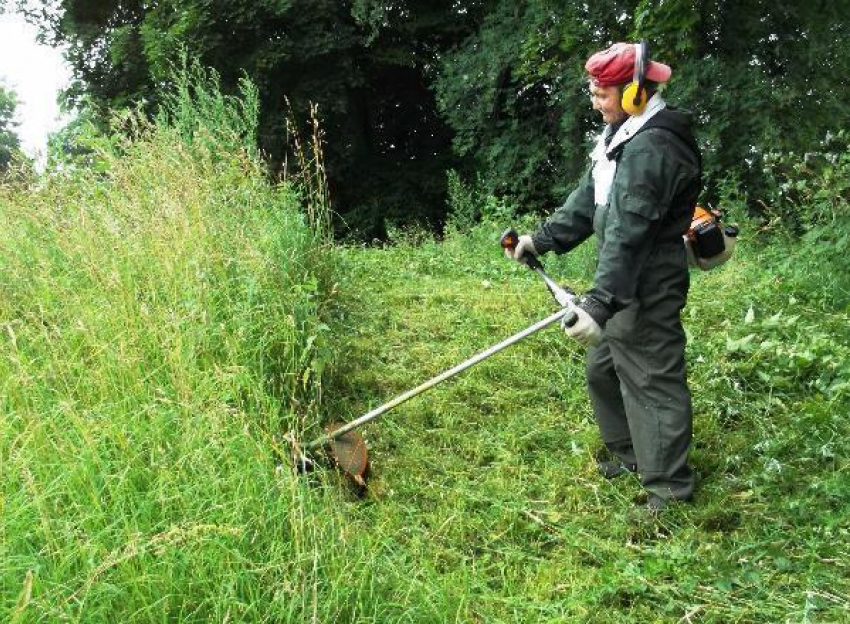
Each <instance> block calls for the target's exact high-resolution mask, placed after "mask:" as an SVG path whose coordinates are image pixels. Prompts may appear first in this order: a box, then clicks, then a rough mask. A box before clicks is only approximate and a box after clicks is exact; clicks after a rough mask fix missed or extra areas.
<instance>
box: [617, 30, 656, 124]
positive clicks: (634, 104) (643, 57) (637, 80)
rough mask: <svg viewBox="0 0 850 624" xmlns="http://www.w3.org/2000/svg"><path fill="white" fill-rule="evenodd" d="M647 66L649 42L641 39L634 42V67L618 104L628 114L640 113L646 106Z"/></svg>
mask: <svg viewBox="0 0 850 624" xmlns="http://www.w3.org/2000/svg"><path fill="white" fill-rule="evenodd" d="M648 66H649V44H648V43H647V42H646V41H641V42H640V43H636V44H635V69H634V74H633V75H632V82H631V84H630V85H629V86H628V87H626V88H625V90H624V91H623V98H622V101H621V102H620V105H621V106H622V107H623V110H624V111H626V112H627V113H628V114H629V115H640V114H641V113H642V112H643V111H644V109H645V108H646V102H647V100H648V99H649V98H647V97H646V88H645V87H644V86H643V85H644V82H646V68H647V67H648Z"/></svg>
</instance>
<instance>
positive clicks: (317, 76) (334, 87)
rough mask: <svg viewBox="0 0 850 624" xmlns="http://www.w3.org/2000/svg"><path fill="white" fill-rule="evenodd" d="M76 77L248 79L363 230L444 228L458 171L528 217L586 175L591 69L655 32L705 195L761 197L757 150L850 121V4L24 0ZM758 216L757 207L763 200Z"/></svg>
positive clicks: (164, 84) (128, 98)
mask: <svg viewBox="0 0 850 624" xmlns="http://www.w3.org/2000/svg"><path fill="white" fill-rule="evenodd" d="M19 4H20V5H23V6H24V7H25V8H26V10H27V11H28V14H29V16H30V18H31V19H32V20H33V21H34V22H35V23H37V24H38V25H39V26H40V27H41V29H42V33H43V35H44V37H45V39H46V40H47V41H50V42H52V43H54V44H63V45H65V46H66V49H67V50H68V52H67V56H68V59H69V61H70V62H71V64H72V66H73V70H74V75H75V78H76V80H75V82H74V84H73V86H72V87H71V89H70V90H69V91H68V93H67V97H68V99H69V101H70V102H71V103H79V102H82V101H85V102H87V103H88V104H89V105H90V106H92V107H94V108H95V109H98V110H101V111H103V113H102V114H106V113H105V111H108V110H111V109H114V108H116V107H123V106H141V107H143V108H144V109H145V110H149V111H150V112H153V111H155V110H156V108H157V105H158V103H159V100H160V95H161V94H162V93H163V90H164V89H167V88H168V87H169V80H170V78H169V76H170V71H171V68H172V65H173V63H174V62H175V60H176V59H178V58H179V56H180V54H182V53H183V51H186V52H188V53H189V54H190V55H192V56H194V57H197V58H198V60H199V61H200V62H201V63H202V64H204V65H206V66H209V67H212V68H214V69H216V70H217V71H218V72H219V74H220V76H221V79H222V84H223V87H224V88H225V89H226V90H232V91H235V90H236V89H237V84H238V81H239V79H240V77H242V76H243V75H247V76H248V77H249V78H250V79H251V80H252V81H253V82H254V83H255V84H256V85H257V86H258V88H259V91H260V95H261V100H262V116H261V132H260V136H259V142H260V146H261V147H262V148H263V149H264V150H265V151H266V152H267V153H268V154H269V155H270V156H271V159H272V162H273V163H276V166H279V167H282V166H283V165H284V163H285V162H286V159H287V149H288V147H287V146H288V136H287V124H286V119H287V116H288V115H289V114H290V110H289V108H288V106H287V104H286V99H287V98H288V101H289V102H290V103H291V108H292V112H293V113H294V115H295V117H296V118H297V119H302V120H304V119H306V117H307V111H308V110H309V104H310V103H311V102H315V103H317V104H318V110H319V115H320V118H321V120H322V125H323V129H324V132H325V139H326V144H325V162H326V166H327V173H328V178H329V182H330V186H331V196H332V199H333V201H334V204H335V208H336V210H337V211H338V212H339V213H340V214H341V215H342V219H343V220H344V221H345V222H346V223H347V225H348V227H349V228H350V229H352V230H354V231H356V232H358V233H360V234H361V235H363V236H369V237H371V236H378V237H380V236H383V235H384V234H385V229H384V228H385V225H386V223H387V222H388V221H389V222H411V221H419V222H427V223H430V224H432V225H439V223H440V222H441V220H442V218H443V217H444V215H445V210H446V202H445V193H446V182H445V180H446V170H447V169H449V168H453V169H456V170H458V171H460V172H461V173H463V174H466V175H468V176H470V177H471V176H473V175H475V176H477V177H479V178H480V179H481V180H483V181H484V183H485V184H486V186H487V188H488V189H489V190H491V191H493V192H495V193H497V194H502V195H506V196H509V197H511V198H512V199H513V200H515V201H516V202H519V203H520V205H521V206H522V207H523V208H525V209H528V210H540V209H545V208H551V206H552V205H554V204H556V203H559V202H560V201H562V200H563V198H564V196H565V194H566V192H567V191H568V190H569V188H570V186H571V185H572V183H573V182H574V181H575V180H576V178H577V177H578V175H579V173H580V171H581V170H582V169H583V168H584V167H585V165H586V162H587V159H586V154H587V146H588V142H589V140H590V137H591V135H592V133H594V132H597V131H598V130H599V129H600V126H599V121H598V118H597V116H596V115H594V114H593V112H592V111H591V110H590V106H589V105H588V99H587V93H586V81H585V78H584V69H583V66H584V61H585V59H586V58H587V56H588V55H589V54H591V53H592V52H594V51H596V50H599V49H602V48H604V47H606V46H608V45H609V44H610V43H612V42H614V41H622V40H637V39H638V38H646V39H647V40H648V41H649V42H650V44H651V48H652V52H653V56H654V57H655V58H657V59H658V60H661V61H663V62H666V63H668V64H669V65H671V66H672V67H673V79H672V81H671V82H670V84H669V87H668V88H667V90H666V94H665V97H667V98H668V100H670V101H671V103H674V104H676V105H679V106H682V107H684V108H687V109H690V110H692V111H693V112H694V113H695V116H696V118H697V120H698V129H697V133H698V139H699V140H700V143H701V145H702V147H703V150H704V163H705V169H706V181H707V183H708V185H707V189H706V198H707V199H712V198H715V197H717V195H718V193H719V192H720V191H721V190H722V189H723V188H724V187H725V186H727V185H732V184H735V185H741V186H742V187H743V188H744V189H745V190H746V191H747V192H748V193H750V195H751V196H752V197H753V198H757V197H758V196H759V193H760V192H761V190H762V178H763V176H762V168H763V166H764V162H765V155H766V154H768V153H769V152H771V151H795V150H796V151H806V150H807V149H809V147H810V146H812V145H816V144H817V143H818V142H819V141H820V140H822V139H823V138H824V136H825V135H826V133H827V131H829V130H830V129H837V128H840V127H842V126H846V125H847V122H848V121H850V114H848V110H850V107H848V105H847V103H846V101H845V100H846V94H847V86H848V84H847V80H848V78H847V76H848V75H850V55H847V54H846V49H847V44H848V36H847V35H848V33H847V29H848V25H847V22H846V19H844V18H845V17H846V15H848V14H850V10H848V9H850V0H838V1H837V2H826V1H822V0H813V1H811V2H807V3H799V2H796V1H791V0H772V1H770V2H768V1H767V0H697V1H696V2H694V1H692V0H688V1H686V0H669V1H666V2H664V3H656V2H651V1H649V0H603V1H600V2H592V3H586V2H577V1H575V0H421V1H417V2H414V1H413V0H399V1H394V2H380V1H378V0H228V1H226V2H225V1H224V0H159V1H158V2H147V1H145V0H50V1H48V2H39V3H33V2H29V1H28V0H19ZM754 206H757V204H756V203H755V202H754Z"/></svg>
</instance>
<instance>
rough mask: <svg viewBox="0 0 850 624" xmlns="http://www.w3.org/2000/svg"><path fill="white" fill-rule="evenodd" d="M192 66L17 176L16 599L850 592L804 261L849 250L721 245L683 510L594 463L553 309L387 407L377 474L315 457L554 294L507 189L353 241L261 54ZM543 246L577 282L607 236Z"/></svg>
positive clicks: (548, 609) (499, 618)
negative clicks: (796, 254) (505, 199)
mask: <svg viewBox="0 0 850 624" xmlns="http://www.w3.org/2000/svg"><path fill="white" fill-rule="evenodd" d="M192 80H194V81H195V83H193V84H188V83H181V82H179V81H178V85H179V88H178V90H177V96H176V98H177V99H175V100H173V101H172V102H171V105H170V108H169V107H167V108H166V114H164V115H163V116H162V117H161V118H160V119H159V121H158V122H157V123H156V124H154V125H148V124H144V123H141V122H138V121H137V120H136V119H135V118H134V117H132V116H128V117H125V118H123V122H122V128H123V129H122V130H121V131H120V132H117V133H114V134H113V135H110V136H106V137H94V138H92V140H91V143H90V144H89V145H90V147H91V149H92V150H93V151H90V152H88V153H87V154H86V155H84V156H83V158H84V160H85V163H84V166H82V165H81V164H80V163H79V162H77V163H76V164H74V163H71V164H69V165H67V166H66V168H65V169H63V170H61V171H56V172H54V174H53V175H52V176H47V177H45V178H42V179H39V180H36V181H33V182H32V183H31V184H28V185H26V184H23V185H22V184H20V183H17V182H16V183H14V184H7V185H4V186H2V187H0V291H1V292H2V296H0V384H1V385H2V387H0V408H2V420H0V517H2V527H0V619H3V620H9V621H13V622H52V621H65V620H69V621H75V622H116V621H120V622H151V621H187V622H188V621H198V622H200V621H222V622H224V621H227V622H230V621H250V622H304V621H315V622H381V623H383V622H445V621H458V622H571V621H576V622H585V621H596V622H618V621H619V622H636V621H638V622H643V621H648V622H649V621H651V622H655V621H661V622H680V621H681V622H698V621H701V622H730V621H733V622H734V621H737V622H755V621H762V622H777V621H793V622H797V621H841V620H843V619H846V613H847V610H848V607H850V583H848V581H847V579H848V577H850V575H848V570H847V561H848V547H847V544H848V524H847V518H848V511H850V509H848V505H850V492H848V478H847V476H848V475H847V472H848V464H847V455H848V442H847V439H848V435H847V434H848V430H847V428H848V427H847V412H848V395H849V394H850V385H848V384H850V371H848V367H847V361H848V350H849V349H848V340H847V338H848V324H847V311H846V310H841V309H836V307H835V306H834V305H832V306H830V304H828V302H830V301H833V300H832V299H830V298H829V297H819V296H818V292H819V291H818V290H817V288H814V289H810V290H809V291H808V292H804V291H803V290H801V288H800V286H799V284H805V283H806V282H805V279H804V277H805V273H806V271H812V272H816V271H820V270H822V269H823V267H819V266H816V265H815V263H814V262H808V263H807V264H806V265H805V266H797V267H796V268H795V269H794V271H795V273H794V274H793V275H790V276H789V275H788V274H787V273H783V272H782V271H779V270H777V268H776V267H777V266H779V265H780V264H781V263H780V262H779V261H778V260H777V256H778V255H780V254H779V251H781V250H780V248H779V247H777V246H773V247H768V248H762V247H758V246H755V245H746V244H745V245H742V246H741V247H740V249H741V252H740V253H739V255H738V256H737V257H736V260H735V262H733V263H731V264H729V265H728V266H726V267H724V268H723V269H722V270H720V271H717V272H714V273H711V274H707V275H699V276H695V280H694V287H693V290H692V296H691V301H690V304H689V307H688V309H687V310H686V321H687V329H688V332H689V335H690V338H691V340H690V344H689V347H688V355H689V360H690V362H691V384H692V388H693V390H694V397H695V406H696V412H697V415H696V443H695V448H694V454H693V463H694V466H695V468H696V470H697V472H698V475H699V479H700V482H699V490H698V497H697V501H696V503H695V504H693V505H685V506H681V507H677V508H675V509H673V510H671V512H670V513H669V514H667V515H666V516H665V517H664V519H663V521H662V522H661V524H659V525H653V524H647V523H644V522H639V521H638V520H637V519H636V518H635V517H634V515H633V513H632V508H633V507H634V499H635V497H636V496H637V495H638V494H639V492H640V488H639V486H638V484H637V482H636V481H635V480H630V479H623V480H620V481H616V482H613V483H609V482H606V481H603V480H602V479H600V478H599V477H598V476H597V475H596V474H595V471H594V455H595V453H596V450H597V449H598V447H599V442H598V439H597V433H596V430H595V425H594V423H593V419H592V416H591V414H590V410H589V406H588V403H587V399H586V395H585V391H584V374H583V356H582V353H581V351H580V350H579V349H577V348H576V347H575V346H574V345H572V344H571V343H570V342H568V341H567V340H566V339H565V338H564V337H563V336H562V335H561V334H560V333H559V331H558V330H557V329H556V328H551V329H548V330H544V331H543V332H541V333H539V334H537V335H535V336H533V337H531V338H529V339H528V340H527V341H525V342H523V343H522V344H520V345H517V346H515V347H513V348H512V349H511V350H509V351H506V352H503V353H501V354H499V355H496V356H494V357H493V358H491V359H489V360H487V361H486V362H484V363H482V364H480V365H478V366H477V367H476V368H474V369H472V370H470V371H467V372H466V373H464V374H463V375H462V376H460V377H458V378H456V379H454V380H452V381H450V382H447V383H446V384H444V385H442V386H440V387H438V388H435V389H434V390H432V391H430V392H429V393H428V394H426V395H424V396H421V397H418V398H416V399H414V400H413V401H411V402H410V403H408V404H406V405H404V406H402V407H400V408H398V409H397V410H396V411H394V412H392V413H390V414H387V415H386V416H384V417H383V418H382V419H381V420H379V421H377V422H375V423H373V424H370V425H368V426H367V427H366V429H365V431H364V433H365V435H366V437H367V439H368V441H369V443H370V446H371V456H372V461H373V471H372V477H371V480H370V487H369V490H368V491H367V493H366V495H365V496H364V497H362V498H359V497H357V496H356V495H355V494H354V493H353V492H352V491H351V490H349V489H348V488H347V486H346V484H345V482H344V481H343V480H341V479H340V478H339V477H338V475H337V474H336V473H335V472H334V471H333V470H330V469H322V470H319V471H317V472H316V473H313V474H310V475H307V476H301V477H299V476H296V475H294V474H293V472H292V470H291V464H290V462H289V457H288V455H289V446H288V442H287V439H286V438H287V436H300V437H307V438H309V437H310V436H312V435H315V434H317V433H318V431H319V426H320V423H321V422H324V421H327V420H331V419H334V420H336V419H348V418H352V417H355V416H357V415H360V414H361V413H363V412H365V411H366V410H367V409H369V408H371V407H374V406H375V405H377V404H380V403H383V402H385V401H386V400H388V399H390V398H391V397H393V396H395V395H396V394H397V393H399V392H401V391H403V390H406V389H408V388H410V387H412V386H414V385H416V384H419V383H420V382H421V381H423V380H425V379H427V378H430V377H432V376H434V375H435V374H437V373H438V372H441V371H442V370H444V369H446V368H449V367H450V366H452V365H454V364H456V363H458V362H460V361H462V360H464V359H466V358H467V357H469V356H471V355H472V354H474V353H476V352H478V351H480V350H481V349H483V348H485V347H488V346H490V345H492V344H494V343H495V342H498V341H500V340H501V339H503V338H505V337H506V336H508V335H510V334H512V333H514V332H516V331H518V330H520V329H522V328H524V327H526V326H528V325H529V324H531V323H532V322H534V321H536V320H538V319H540V318H542V317H544V316H545V315H547V314H548V313H549V312H550V311H551V310H553V304H552V302H551V300H550V299H549V296H548V294H547V293H546V291H545V289H544V288H543V287H542V285H541V284H540V283H539V282H538V281H537V280H536V278H535V276H534V275H533V274H531V273H529V272H527V271H525V270H523V269H521V268H520V267H518V266H515V265H513V264H511V263H509V262H507V261H506V260H504V258H503V257H502V256H501V253H500V251H499V249H498V246H497V241H498V235H499V232H500V230H501V228H502V227H504V226H506V225H508V224H509V223H501V221H509V217H508V216H507V214H503V216H502V218H501V219H497V220H491V219H485V223H484V224H483V225H478V226H475V227H463V228H454V229H450V233H449V235H448V236H447V238H446V240H444V241H442V242H439V243H438V242H435V241H433V240H431V239H430V238H429V237H427V236H421V235H417V236H413V235H410V236H408V237H407V238H405V237H401V239H400V240H398V241H396V242H395V244H393V245H391V246H388V247H386V248H361V247H352V246H349V247H337V248H330V247H328V245H327V244H326V239H325V237H324V233H323V231H321V226H320V224H321V223H323V222H325V221H324V219H323V218H322V216H321V214H319V213H320V212H321V211H319V212H317V211H316V206H315V205H311V206H310V208H309V209H308V210H306V211H305V210H303V206H302V204H303V202H304V201H308V202H309V201H312V200H311V198H315V197H318V196H321V193H319V194H318V195H316V193H311V192H307V193H300V192H299V190H298V189H297V187H295V186H293V185H291V184H283V185H281V186H273V185H271V184H269V183H268V181H267V178H266V176H265V175H264V173H263V170H262V164H261V162H260V161H259V158H258V156H257V154H255V153H254V152H253V151H252V149H251V147H250V146H251V144H252V136H253V135H252V133H253V132H254V131H255V129H256V100H255V96H254V95H253V92H252V90H251V88H250V85H248V84H246V85H244V92H243V97H242V99H241V100H238V101H237V100H230V99H228V98H223V97H221V96H220V94H218V92H217V88H216V86H215V84H214V81H210V80H209V78H208V77H206V76H203V75H199V74H196V75H195V76H194V78H192ZM305 214H306V215H307V216H306V217H305V216H304V215H305ZM495 221H499V223H496V222H495ZM807 257H817V254H815V255H814V256H812V254H809V256H807ZM547 263H548V269H549V271H550V273H551V274H552V275H553V276H557V277H559V278H561V279H563V280H565V281H567V282H568V283H570V284H571V285H574V286H576V287H577V288H579V289H582V288H584V287H586V286H587V285H588V283H589V279H590V276H591V275H592V267H593V254H592V252H591V250H590V248H589V247H584V248H581V249H580V250H578V251H576V252H575V253H574V254H571V255H570V256H569V257H568V258H559V259H551V260H547ZM786 265H787V263H785V264H782V266H786ZM830 266H832V265H830ZM783 270H784V269H783ZM792 278H793V279H792ZM817 284H819V285H820V286H818V288H821V289H823V288H827V287H828V281H825V280H823V279H821V278H819V279H818V280H817ZM825 302H827V303H825Z"/></svg>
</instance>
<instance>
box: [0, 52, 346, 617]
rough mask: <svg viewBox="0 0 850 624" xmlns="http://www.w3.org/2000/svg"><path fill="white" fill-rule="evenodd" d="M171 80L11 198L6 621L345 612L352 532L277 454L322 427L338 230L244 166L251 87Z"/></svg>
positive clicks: (5, 191) (17, 186) (3, 500)
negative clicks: (331, 246)
mask: <svg viewBox="0 0 850 624" xmlns="http://www.w3.org/2000/svg"><path fill="white" fill-rule="evenodd" d="M176 84H177V89H176V91H175V94H174V95H172V96H169V97H167V98H166V99H165V101H166V106H165V108H164V109H163V112H162V114H161V115H160V116H159V118H158V119H157V120H156V121H155V122H147V121H145V120H143V119H142V118H141V117H139V116H136V115H134V114H124V115H122V116H120V117H117V118H116V123H115V125H116V128H117V130H115V131H113V132H112V133H110V134H107V135H100V136H95V135H94V134H93V135H92V136H93V137H94V138H92V139H91V141H90V142H89V143H88V145H87V146H86V150H85V159H86V163H85V166H81V164H80V161H77V162H73V161H69V162H67V163H65V164H64V166H63V167H62V168H59V169H57V170H55V171H52V172H50V173H49V174H47V175H46V176H45V177H43V178H42V179H40V180H37V181H34V182H32V183H31V184H21V183H19V182H15V183H14V184H12V183H9V184H5V185H3V186H2V187H0V293H1V294H0V414H2V418H0V516H2V529H0V619H2V620H9V619H11V620H13V621H21V622H24V621H57V620H71V621H85V622H98V621H101V622H116V621H126V622H130V621H140V622H146V621H162V620H163V619H175V620H182V621H211V620H213V621H244V620H246V619H247V620H256V621H259V620H263V619H271V620H275V621H286V620H289V621H305V620H306V619H309V617H312V616H313V615H314V614H316V615H317V614H318V610H319V609H320V608H322V609H328V608H330V609H334V608H336V607H335V606H334V605H333V603H331V604H328V603H327V602H326V601H323V602H322V605H319V604H318V603H317V601H316V596H317V587H318V586H319V584H320V583H321V584H324V583H325V582H326V579H327V578H328V576H329V573H328V572H327V571H326V570H327V568H328V566H330V568H331V569H334V566H335V565H336V566H337V568H336V569H337V570H338V572H342V568H341V567H340V565H339V564H337V563H336V562H335V558H336V557H337V555H336V553H337V552H338V550H337V545H338V544H339V543H340V540H342V541H343V543H344V540H345V538H346V536H345V531H344V528H342V527H341V525H340V519H339V514H338V513H336V512H335V511H333V509H334V508H333V506H332V505H331V504H330V503H327V502H324V501H325V498H326V494H325V492H324V490H323V489H322V488H312V489H311V488H309V487H308V486H307V485H306V484H305V482H304V481H303V480H300V479H297V478H296V477H294V476H293V475H292V473H291V470H290V468H289V462H288V460H289V458H288V456H286V455H287V453H288V449H287V445H286V443H285V441H284V436H285V435H286V434H290V435H297V436H300V434H301V430H302V429H303V428H304V427H306V426H307V425H309V424H312V423H314V422H315V421H316V420H317V418H318V408H319V405H318V402H319V392H318V390H319V387H320V383H321V367H322V366H323V359H325V358H327V357H329V356H328V353H327V349H328V347H327V345H326V337H325V336H324V333H323V332H325V331H326V330H325V329H323V328H324V327H325V326H324V325H323V324H322V321H321V318H320V316H321V314H320V312H321V307H322V306H323V305H325V303H326V302H327V300H328V297H329V288H328V285H329V281H328V280H329V278H330V276H332V274H333V266H332V258H331V256H330V255H329V253H328V250H327V247H326V245H325V244H324V241H325V240H326V236H327V234H326V232H323V231H320V230H319V229H318V228H317V227H316V223H315V221H318V219H314V223H312V225H311V224H309V223H308V220H307V218H306V216H305V214H304V213H303V212H302V210H301V204H300V193H299V190H298V189H297V188H296V187H295V186H294V185H292V184H289V183H287V182H283V183H281V184H279V185H272V184H270V183H269V181H268V178H267V176H266V175H265V172H264V165H263V163H262V162H261V161H260V160H259V159H258V155H257V153H256V152H255V151H253V150H252V149H250V147H249V146H251V145H253V133H254V132H255V129H256V113H257V99H256V91H255V90H254V89H253V88H252V87H251V86H250V84H249V83H247V82H245V83H243V92H242V94H241V97H240V98H227V97H224V96H222V95H221V94H220V92H219V90H218V88H217V84H216V81H215V76H214V75H211V74H208V73H206V72H204V71H202V70H199V69H197V68H196V67H189V68H185V69H184V73H183V74H181V75H179V76H178V79H177V81H176ZM328 510H330V511H328ZM331 544H334V545H335V546H334V547H331V546H330V545H331ZM354 561H355V562H356V561H357V559H356V558H355V559H354ZM330 576H333V574H332V573H331V574H330ZM317 617H318V615H317ZM321 619H322V620H325V619H326V618H325V617H324V616H323V617H322V618H321Z"/></svg>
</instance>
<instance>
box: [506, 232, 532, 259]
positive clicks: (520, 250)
mask: <svg viewBox="0 0 850 624" xmlns="http://www.w3.org/2000/svg"><path fill="white" fill-rule="evenodd" d="M505 255H506V256H507V257H508V258H510V259H511V260H516V261H517V262H519V263H521V264H525V263H526V260H527V258H526V256H528V255H532V256H536V255H537V250H536V249H535V248H534V242H533V241H532V240H531V236H529V235H528V234H523V235H522V236H520V237H519V240H518V241H517V244H516V247H514V249H513V251H511V250H510V249H505Z"/></svg>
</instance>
